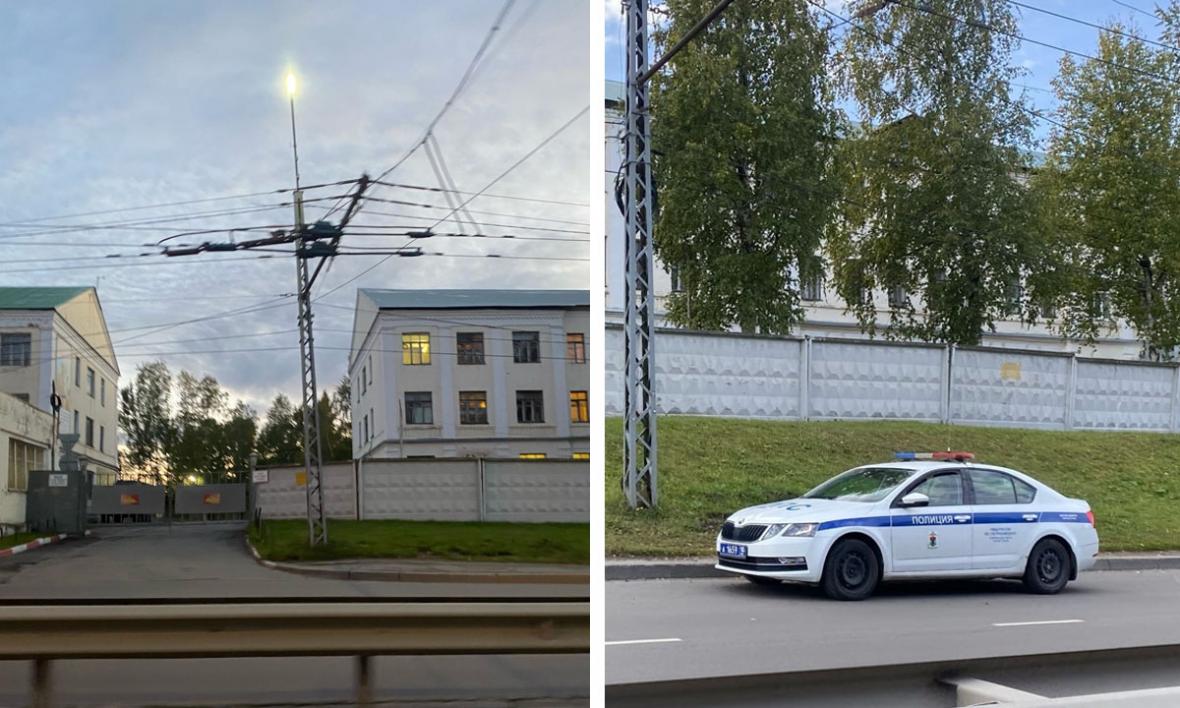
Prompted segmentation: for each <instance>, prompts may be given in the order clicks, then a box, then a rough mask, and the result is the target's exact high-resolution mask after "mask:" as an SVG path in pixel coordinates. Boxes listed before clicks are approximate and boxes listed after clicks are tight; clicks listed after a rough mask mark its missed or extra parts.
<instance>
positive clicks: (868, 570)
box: [822, 538, 881, 600]
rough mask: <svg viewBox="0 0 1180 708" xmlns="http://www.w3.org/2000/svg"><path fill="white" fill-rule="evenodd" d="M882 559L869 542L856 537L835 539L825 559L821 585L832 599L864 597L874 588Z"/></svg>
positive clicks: (879, 573) (871, 592)
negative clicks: (879, 559)
mask: <svg viewBox="0 0 1180 708" xmlns="http://www.w3.org/2000/svg"><path fill="white" fill-rule="evenodd" d="M880 580H881V563H880V562H879V561H878V560H877V554H876V553H874V552H873V549H872V547H871V546H869V544H867V543H865V542H864V541H862V540H860V539H858V538H849V539H845V540H843V541H837V542H836V545H835V546H833V547H832V550H831V551H829V552H828V559H827V561H826V562H825V563H824V574H823V582H822V585H823V589H824V592H825V593H826V594H827V596H828V597H830V598H832V599H833V600H864V599H865V598H867V597H869V596H870V595H872V594H873V592H874V591H875V590H876V589H877V583H879V582H880Z"/></svg>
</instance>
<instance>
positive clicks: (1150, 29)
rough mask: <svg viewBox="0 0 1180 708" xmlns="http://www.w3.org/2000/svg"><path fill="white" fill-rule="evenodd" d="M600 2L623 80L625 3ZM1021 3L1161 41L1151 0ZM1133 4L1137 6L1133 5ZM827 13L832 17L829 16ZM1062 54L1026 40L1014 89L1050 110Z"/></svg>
mask: <svg viewBox="0 0 1180 708" xmlns="http://www.w3.org/2000/svg"><path fill="white" fill-rule="evenodd" d="M601 1H602V2H604V3H605V12H604V15H605V18H606V32H605V35H604V36H605V47H606V53H605V61H606V64H605V66H606V78H607V79H613V80H616V81H621V80H622V79H623V78H624V75H623V72H624V63H623V41H624V36H623V24H622V15H621V10H620V7H621V2H620V0H601ZM822 4H823V5H824V6H825V7H827V8H828V10H829V11H831V12H834V13H836V14H839V15H841V16H843V17H850V16H851V12H850V11H849V9H848V8H849V6H850V5H855V6H857V7H859V6H860V3H859V2H856V3H850V2H847V1H846V0H823V1H822ZM1020 5H1026V6H1030V7H1037V8H1041V9H1044V10H1050V11H1052V12H1055V13H1057V14H1060V15H1068V16H1070V17H1073V18H1076V19H1078V20H1084V21H1086V22H1091V23H1094V24H1101V25H1105V24H1107V23H1109V22H1110V21H1112V20H1114V21H1119V22H1121V23H1122V24H1124V25H1126V26H1128V27H1129V28H1130V31H1131V32H1133V33H1134V34H1137V35H1139V36H1140V37H1145V38H1147V39H1152V40H1158V39H1159V32H1158V28H1157V27H1156V24H1155V19H1154V18H1153V17H1148V16H1147V14H1145V13H1151V12H1152V10H1153V9H1154V7H1155V4H1154V3H1153V2H1151V0H1117V1H1116V0H1020ZM1128 6H1130V7H1133V8H1137V9H1130V7H1128ZM1012 9H1013V11H1014V12H1015V13H1016V17H1017V20H1018V22H1019V24H1020V34H1021V35H1023V36H1025V37H1027V38H1029V39H1031V40H1036V41H1039V42H1045V43H1048V44H1055V45H1057V46H1060V47H1063V48H1065V49H1069V50H1072V51H1076V52H1084V53H1086V54H1094V53H1095V50H1096V48H1097V44H1098V30H1096V29H1094V28H1092V27H1087V26H1084V25H1081V24H1078V23H1076V22H1071V21H1069V20H1064V19H1061V18H1058V17H1053V16H1050V15H1047V14H1044V13H1042V12H1037V11H1035V10H1030V9H1026V8H1022V7H1020V6H1016V5H1014V6H1013V7H1012ZM825 17H826V18H828V19H832V18H831V17H830V16H828V15H825ZM1061 56H1062V52H1060V51H1057V50H1054V49H1049V48H1047V47H1043V46H1039V45H1037V44H1034V43H1031V42H1025V43H1022V45H1021V47H1020V49H1019V50H1017V51H1016V53H1015V54H1014V55H1013V58H1012V60H1013V63H1014V64H1015V65H1016V66H1019V67H1021V68H1022V69H1023V70H1024V76H1023V77H1021V78H1020V79H1018V80H1017V81H1018V84H1019V85H1016V86H1014V87H1013V91H1014V93H1019V92H1021V91H1023V92H1025V93H1026V95H1027V98H1028V100H1029V102H1030V103H1031V104H1032V105H1033V106H1034V107H1035V108H1036V109H1039V110H1040V111H1042V112H1044V111H1049V110H1051V109H1052V108H1053V107H1054V106H1055V105H1056V100H1055V97H1054V96H1053V94H1052V93H1051V90H1052V85H1051V83H1050V82H1051V81H1052V80H1053V78H1054V76H1056V75H1057V70H1058V65H1059V61H1060V58H1061ZM1075 58H1076V57H1075ZM1036 123H1037V125H1036V126H1035V136H1036V138H1037V140H1038V142H1041V143H1043V141H1044V140H1045V139H1047V138H1048V136H1049V133H1050V128H1051V127H1052V126H1051V125H1050V124H1048V123H1046V122H1045V121H1041V120H1037V121H1036ZM1041 147H1043V145H1041Z"/></svg>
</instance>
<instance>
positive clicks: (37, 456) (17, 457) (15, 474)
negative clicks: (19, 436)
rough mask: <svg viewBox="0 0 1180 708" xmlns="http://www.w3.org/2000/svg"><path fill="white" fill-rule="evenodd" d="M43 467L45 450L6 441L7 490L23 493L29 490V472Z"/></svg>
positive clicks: (19, 442) (22, 443) (24, 443)
mask: <svg viewBox="0 0 1180 708" xmlns="http://www.w3.org/2000/svg"><path fill="white" fill-rule="evenodd" d="M44 466H45V450H44V449H42V448H39V447H37V446H36V445H30V444H28V443H26V442H22V441H20V440H12V439H9V441H8V488H9V489H11V490H13V491H18V492H23V491H25V490H26V489H28V488H29V470H36V469H41V468H43V467H44Z"/></svg>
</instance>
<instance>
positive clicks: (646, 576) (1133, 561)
mask: <svg viewBox="0 0 1180 708" xmlns="http://www.w3.org/2000/svg"><path fill="white" fill-rule="evenodd" d="M713 562H714V561H713V559H711V558H686V559H679V560H657V561H651V562H642V561H630V562H626V561H625V562H613V563H612V562H610V561H608V562H607V563H606V579H607V580H680V579H686V578H732V577H734V574H733V573H728V572H725V571H721V570H717V569H716V568H714V567H713ZM1178 569H1180V554H1174V555H1166V556H1150V555H1148V556H1099V557H1098V559H1097V560H1096V561H1095V563H1094V567H1093V568H1091V570H1111V571H1121V570H1178Z"/></svg>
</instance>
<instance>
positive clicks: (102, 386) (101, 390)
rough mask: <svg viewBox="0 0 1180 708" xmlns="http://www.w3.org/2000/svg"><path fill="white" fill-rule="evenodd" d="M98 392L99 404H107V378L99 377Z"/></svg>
mask: <svg viewBox="0 0 1180 708" xmlns="http://www.w3.org/2000/svg"><path fill="white" fill-rule="evenodd" d="M98 394H99V398H98V403H99V405H102V406H105V405H106V404H107V380H106V379H99V380H98Z"/></svg>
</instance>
